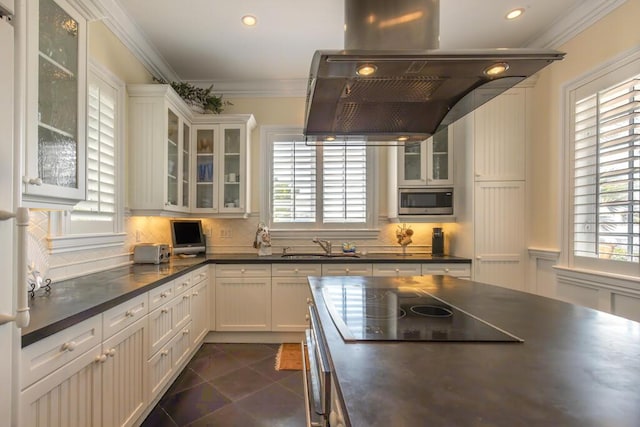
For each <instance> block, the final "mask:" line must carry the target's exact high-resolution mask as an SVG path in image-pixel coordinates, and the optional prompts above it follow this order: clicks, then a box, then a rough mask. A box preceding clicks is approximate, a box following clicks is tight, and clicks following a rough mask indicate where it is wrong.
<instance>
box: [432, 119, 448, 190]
mask: <svg viewBox="0 0 640 427" xmlns="http://www.w3.org/2000/svg"><path fill="white" fill-rule="evenodd" d="M451 132H452V129H451V128H447V129H445V130H443V131H440V132H438V133H436V134H435V135H433V136H432V137H431V138H429V139H428V140H427V141H426V142H427V172H426V173H427V185H429V186H448V185H453V150H452V145H451V141H452V140H453V135H452V134H451Z"/></svg>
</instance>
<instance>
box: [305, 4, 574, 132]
mask: <svg viewBox="0 0 640 427" xmlns="http://www.w3.org/2000/svg"><path fill="white" fill-rule="evenodd" d="M345 21H346V24H345V50H319V51H316V52H315V54H314V56H313V60H312V63H311V71H310V75H309V85H308V89H307V101H306V114H305V126H304V133H305V136H306V137H307V141H312V142H313V141H324V140H326V139H328V138H341V139H343V140H345V141H349V140H358V141H363V140H364V141H412V140H413V141H415V140H424V139H426V138H428V137H430V136H431V135H433V134H434V133H436V132H437V131H439V130H440V129H443V128H445V127H447V126H448V125H450V124H451V123H453V122H454V121H456V120H458V119H459V118H461V117H462V116H464V115H466V114H467V113H469V112H471V111H473V110H474V109H476V108H477V107H479V106H480V105H482V104H484V103H485V102H487V101H489V100H490V99H492V98H494V97H496V96H497V95H499V94H501V93H502V92H504V91H505V90H507V89H509V88H511V87H513V86H514V85H516V84H518V83H519V82H521V81H522V80H524V79H526V78H527V77H529V76H531V75H533V74H535V73H536V72H538V71H540V70H541V69H542V68H544V67H545V66H547V65H549V64H551V63H552V62H553V61H556V60H560V59H562V58H563V57H564V54H563V53H561V52H557V51H555V50H538V49H535V50H534V49H483V50H455V51H447V50H440V49H438V45H439V43H438V33H439V2H438V0H402V1H398V0H395V1H393V2H390V1H388V0H345ZM500 71H501V72H500ZM367 73H368V74H367Z"/></svg>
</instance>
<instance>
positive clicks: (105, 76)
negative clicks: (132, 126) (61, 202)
mask: <svg viewBox="0 0 640 427" xmlns="http://www.w3.org/2000/svg"><path fill="white" fill-rule="evenodd" d="M92 78H96V79H99V80H101V81H102V82H104V83H106V84H107V85H109V86H111V87H113V88H114V89H115V91H116V108H115V119H116V120H115V125H114V135H115V137H116V141H115V153H114V154H115V158H114V163H115V171H114V172H115V176H114V179H115V212H114V214H113V230H111V231H108V232H98V233H95V232H94V233H74V231H73V225H72V223H71V221H72V220H71V216H72V212H71V211H51V212H50V213H49V215H50V222H49V237H48V238H47V240H48V245H49V253H51V254H55V253H64V252H75V251H84V250H91V249H102V248H107V247H115V246H122V245H124V243H125V241H126V238H127V234H126V232H125V231H124V229H125V226H124V179H123V176H124V175H123V174H124V160H125V159H124V156H123V153H124V144H125V142H124V141H125V121H126V116H125V105H126V104H125V102H126V85H125V83H124V82H123V81H122V80H121V79H120V78H118V77H117V76H116V75H115V74H113V73H112V72H111V71H110V70H108V69H107V68H105V67H104V66H102V65H101V64H99V63H97V62H95V61H93V60H89V63H88V73H87V85H88V84H89V81H91V79H92ZM88 97H89V93H88V91H87V102H88ZM87 115H88V111H87ZM85 120H86V121H88V119H87V118H85ZM85 126H87V123H85ZM83 214H85V213H83ZM97 215H98V216H101V215H102V214H97ZM87 224H89V225H90V224H91V221H87V222H86V223H85V224H83V227H82V228H86V225H87Z"/></svg>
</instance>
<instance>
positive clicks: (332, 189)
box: [322, 143, 367, 223]
mask: <svg viewBox="0 0 640 427" xmlns="http://www.w3.org/2000/svg"><path fill="white" fill-rule="evenodd" d="M322 166H323V187H322V191H323V197H322V200H323V218H324V222H325V223H343V222H348V223H363V222H366V219H367V148H366V147H365V146H364V145H347V146H345V145H344V143H337V144H336V145H331V144H329V143H325V144H324V145H323V147H322Z"/></svg>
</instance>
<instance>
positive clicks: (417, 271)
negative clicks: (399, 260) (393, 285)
mask: <svg viewBox="0 0 640 427" xmlns="http://www.w3.org/2000/svg"><path fill="white" fill-rule="evenodd" d="M421 274H422V266H421V265H420V264H374V265H373V275H374V276H390V277H394V276H420V275H421Z"/></svg>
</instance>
